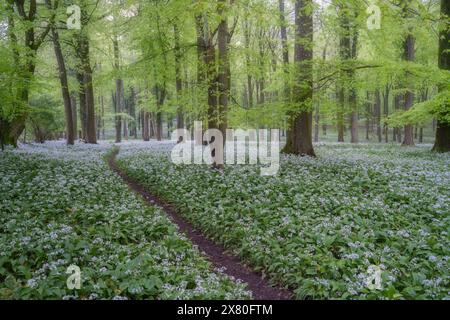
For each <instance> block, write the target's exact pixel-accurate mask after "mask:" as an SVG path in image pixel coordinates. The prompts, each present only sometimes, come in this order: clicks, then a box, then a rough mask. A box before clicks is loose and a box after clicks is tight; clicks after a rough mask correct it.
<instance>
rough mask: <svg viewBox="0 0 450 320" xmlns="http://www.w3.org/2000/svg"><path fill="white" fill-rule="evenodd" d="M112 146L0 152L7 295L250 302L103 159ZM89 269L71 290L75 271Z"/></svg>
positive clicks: (0, 255) (0, 274)
mask: <svg viewBox="0 0 450 320" xmlns="http://www.w3.org/2000/svg"><path fill="white" fill-rule="evenodd" d="M111 148H112V145H111V144H100V145H98V146H88V145H81V144H79V145H76V146H75V147H66V146H65V145H64V143H63V142H49V143H46V144H43V145H38V144H33V145H24V146H21V148H20V149H19V150H13V151H11V150H9V151H6V152H0V213H1V214H0V299H29V298H32V299H52V298H53V299H54V298H57V299H58V298H59V299H61V298H62V299H72V298H73V299H102V298H106V299H242V298H248V297H250V296H251V293H250V292H248V291H247V290H246V288H245V285H244V284H242V283H240V281H238V280H237V279H232V278H230V277H229V276H227V275H225V274H224V273H223V270H218V269H215V268H213V266H212V265H211V263H210V262H209V261H207V260H206V259H205V258H204V257H203V255H202V254H201V253H200V251H199V250H198V249H197V248H196V247H195V246H193V245H192V243H191V242H190V241H189V240H188V239H187V238H186V237H185V236H184V235H183V234H181V233H180V232H179V231H178V229H177V227H176V226H175V225H174V224H173V223H172V222H171V221H170V220H169V219H168V217H167V216H166V215H165V214H164V212H162V211H161V210H160V209H158V208H157V207H149V206H147V205H146V204H145V203H144V202H143V201H142V199H141V198H140V197H139V196H137V195H135V194H134V193H133V192H132V191H130V190H129V189H128V187H127V185H126V184H125V183H123V182H122V180H121V178H120V177H118V176H117V175H116V174H115V173H113V172H112V171H111V170H110V169H109V168H108V165H107V163H106V161H105V159H104V157H105V155H106V154H107V153H108V152H110V151H111ZM69 265H77V266H78V267H79V268H80V270H81V279H82V283H81V289H80V290H76V289H68V287H67V285H66V281H67V279H68V276H69V275H68V274H66V270H67V268H68V267H69Z"/></svg>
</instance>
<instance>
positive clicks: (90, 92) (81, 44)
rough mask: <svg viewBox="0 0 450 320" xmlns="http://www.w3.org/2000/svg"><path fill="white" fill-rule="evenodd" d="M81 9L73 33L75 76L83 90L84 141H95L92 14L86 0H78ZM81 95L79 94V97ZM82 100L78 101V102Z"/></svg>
mask: <svg viewBox="0 0 450 320" xmlns="http://www.w3.org/2000/svg"><path fill="white" fill-rule="evenodd" d="M80 11H81V20H80V23H81V29H80V30H79V31H78V32H76V33H75V51H76V54H77V56H78V59H79V65H78V72H79V73H80V76H79V77H77V78H78V81H79V82H80V84H81V87H82V89H81V90H82V91H84V99H85V110H86V121H85V122H86V136H85V142H87V143H93V144H95V143H97V132H96V128H95V126H96V123H95V99H94V87H93V83H92V73H93V72H92V67H91V58H90V43H89V35H88V30H87V24H88V23H89V21H90V19H91V18H92V15H90V14H89V13H88V4H87V2H86V0H82V1H80ZM81 98H82V97H81V96H80V99H81ZM81 103H82V102H81V101H80V104H81Z"/></svg>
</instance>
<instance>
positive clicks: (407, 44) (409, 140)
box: [402, 0, 416, 146]
mask: <svg viewBox="0 0 450 320" xmlns="http://www.w3.org/2000/svg"><path fill="white" fill-rule="evenodd" d="M411 2H412V0H402V5H403V15H404V17H405V18H406V19H407V18H409V17H410V13H409V12H410V11H409V10H410V9H411V8H410V6H411ZM415 42H416V39H415V37H414V34H413V31H412V28H411V27H409V28H408V30H407V34H406V36H405V39H404V42H403V59H404V60H405V61H408V62H413V61H414V60H415ZM411 77H412V75H411V73H410V72H409V71H407V72H406V83H407V86H408V88H407V91H406V93H405V104H404V109H405V110H409V109H411V107H412V106H413V104H414V92H413V91H412V88H410V86H411V85H412V82H411ZM402 144H403V145H407V146H412V145H414V132H413V125H412V124H407V125H405V134H404V138H403V143H402Z"/></svg>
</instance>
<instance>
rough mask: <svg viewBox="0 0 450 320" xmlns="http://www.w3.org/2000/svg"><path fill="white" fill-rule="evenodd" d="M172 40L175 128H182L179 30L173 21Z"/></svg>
mask: <svg viewBox="0 0 450 320" xmlns="http://www.w3.org/2000/svg"><path fill="white" fill-rule="evenodd" d="M173 32H174V41H175V87H176V91H177V103H178V106H177V129H183V128H184V126H185V125H184V114H183V107H182V105H181V95H182V91H183V79H182V77H181V58H182V53H181V48H180V32H179V30H178V26H177V24H176V23H175V24H174V25H173Z"/></svg>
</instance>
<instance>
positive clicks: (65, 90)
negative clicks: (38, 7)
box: [51, 8, 75, 145]
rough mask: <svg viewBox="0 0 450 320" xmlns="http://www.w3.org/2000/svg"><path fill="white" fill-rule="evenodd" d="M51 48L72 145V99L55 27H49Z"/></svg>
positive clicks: (67, 130)
mask: <svg viewBox="0 0 450 320" xmlns="http://www.w3.org/2000/svg"><path fill="white" fill-rule="evenodd" d="M55 9H56V8H55ZM51 33H52V40H53V48H54V50H55V56H56V61H57V63H58V71H59V81H60V83H61V92H62V97H63V101H64V114H65V119H66V139H67V144H69V145H74V143H75V132H74V127H73V118H72V116H73V112H72V101H71V98H70V92H69V84H68V81H67V70H66V64H65V61H64V56H63V53H62V50H61V44H60V42H59V35H58V32H57V31H56V29H55V27H54V26H52V27H51Z"/></svg>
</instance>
